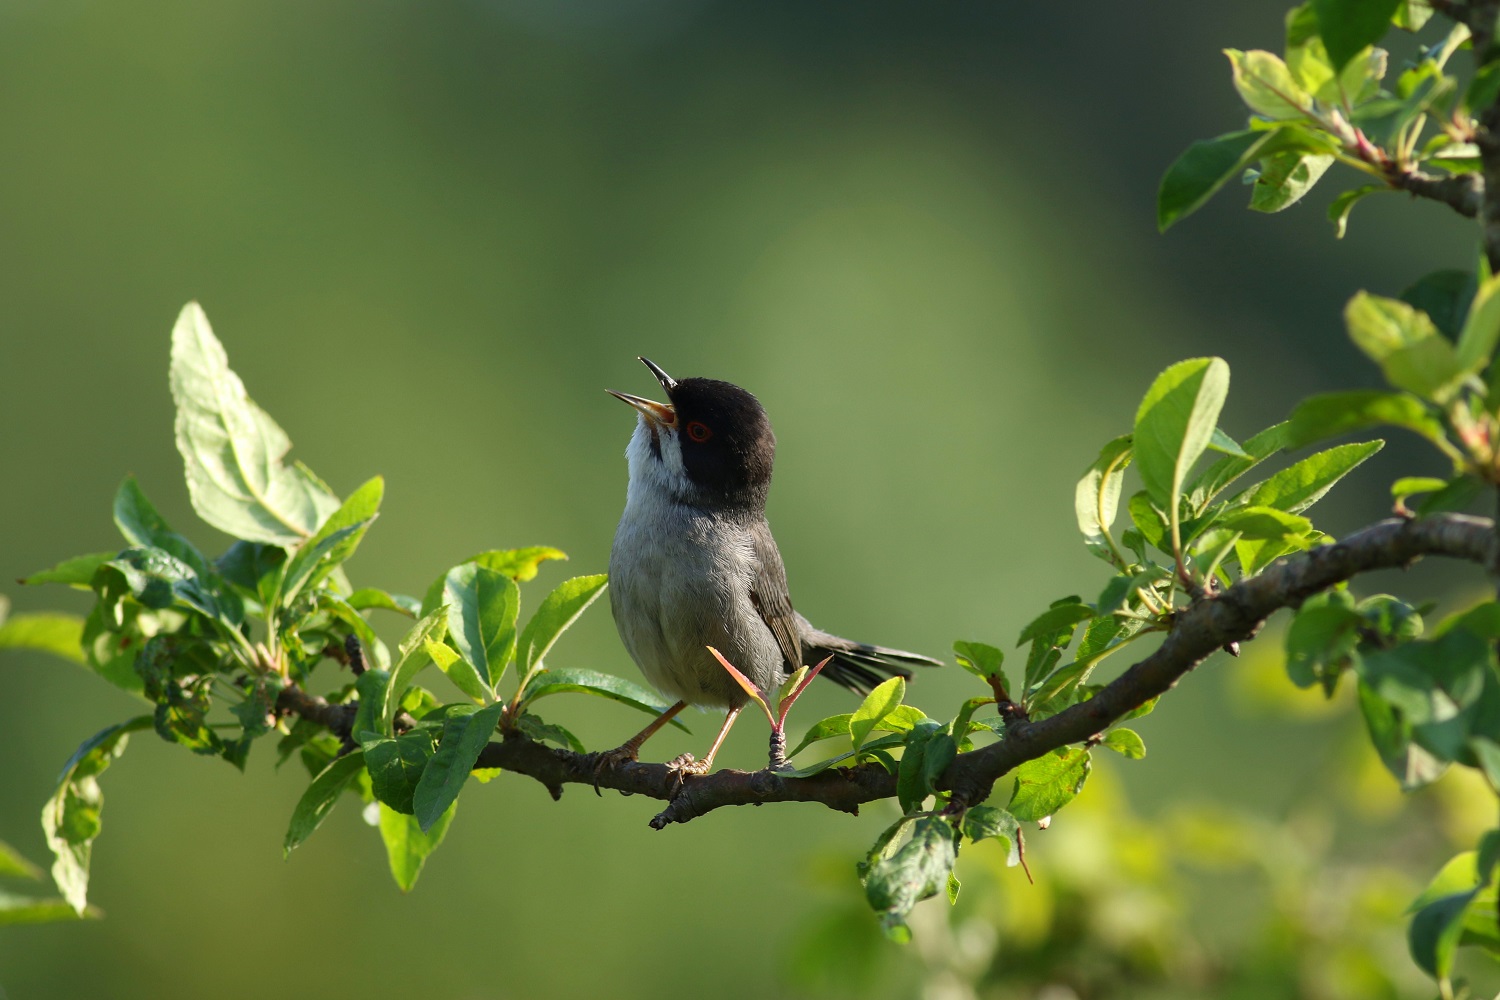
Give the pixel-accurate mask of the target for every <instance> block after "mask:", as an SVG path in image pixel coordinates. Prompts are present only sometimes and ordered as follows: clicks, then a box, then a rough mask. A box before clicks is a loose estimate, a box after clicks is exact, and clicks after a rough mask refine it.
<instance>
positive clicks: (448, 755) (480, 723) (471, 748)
mask: <svg viewBox="0 0 1500 1000" xmlns="http://www.w3.org/2000/svg"><path fill="white" fill-rule="evenodd" d="M506 579H509V578H506ZM512 586H514V584H512ZM504 710H505V706H504V705H503V704H499V703H497V704H494V705H491V706H489V707H488V708H481V709H480V710H479V711H477V712H475V713H473V714H472V715H459V716H452V717H449V718H447V719H444V720H443V741H442V743H441V744H440V745H439V746H438V750H437V753H435V754H433V755H432V759H431V760H429V761H428V762H427V769H426V770H425V771H423V772H422V780H421V781H419V782H418V783H417V788H416V793H415V795H414V796H413V798H412V805H413V807H414V808H415V811H416V817H417V821H418V822H419V823H420V824H421V828H422V832H423V833H429V834H430V833H431V832H432V829H433V826H434V824H436V823H437V821H438V820H439V819H441V818H442V817H443V814H444V813H446V812H447V811H448V807H449V806H451V805H453V803H454V801H456V800H457V799H458V793H459V792H460V791H462V790H463V787H464V782H465V781H467V780H468V778H469V772H470V771H472V770H474V762H475V761H477V760H478V759H479V754H480V752H481V751H482V750H484V748H485V746H486V745H487V744H488V743H489V741H490V736H491V735H493V734H494V732H495V726H496V724H497V723H499V721H500V713H501V712H502V711H504Z"/></svg>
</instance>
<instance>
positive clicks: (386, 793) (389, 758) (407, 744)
mask: <svg viewBox="0 0 1500 1000" xmlns="http://www.w3.org/2000/svg"><path fill="white" fill-rule="evenodd" d="M363 735H365V736H370V735H372V734H370V733H365V734H363ZM361 742H362V745H363V748H364V752H365V769H366V770H368V771H369V772H370V791H371V792H373V793H374V795H375V797H376V798H377V799H379V800H380V801H381V802H382V803H383V804H385V805H387V806H389V807H390V808H392V809H394V810H396V811H397V812H399V813H406V814H408V815H410V814H411V813H412V811H413V807H412V796H413V795H415V794H416V791H417V784H418V783H419V782H420V781H421V780H422V772H423V771H424V770H426V768H427V761H428V760H430V759H431V757H432V737H431V735H429V734H428V733H425V732H421V731H417V732H411V733H404V734H402V735H401V736H398V737H396V738H395V739H370V740H362V741H361Z"/></svg>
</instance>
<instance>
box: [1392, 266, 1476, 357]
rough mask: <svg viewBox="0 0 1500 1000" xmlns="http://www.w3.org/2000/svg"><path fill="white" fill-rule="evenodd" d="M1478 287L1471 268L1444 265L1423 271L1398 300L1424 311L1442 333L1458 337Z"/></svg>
mask: <svg viewBox="0 0 1500 1000" xmlns="http://www.w3.org/2000/svg"><path fill="white" fill-rule="evenodd" d="M1477 290H1478V286H1477V284H1476V283H1475V279H1474V272H1472V271H1458V270H1453V269H1447V270H1442V271H1433V272H1432V273H1431V274H1427V275H1423V276H1422V277H1421V278H1419V279H1417V280H1416V281H1415V282H1413V283H1412V284H1411V285H1410V286H1409V287H1408V288H1407V289H1406V290H1405V291H1404V292H1402V293H1401V301H1402V302H1405V303H1406V304H1407V305H1409V306H1411V307H1413V308H1415V309H1420V310H1422V311H1423V312H1425V313H1426V314H1427V316H1428V318H1429V319H1431V320H1432V322H1433V324H1434V325H1435V326H1436V327H1437V328H1438V330H1439V331H1440V332H1442V334H1443V335H1444V336H1447V337H1451V338H1452V339H1454V340H1457V339H1458V338H1459V336H1460V335H1461V333H1462V331H1463V328H1464V324H1465V319H1466V318H1467V317H1468V316H1469V313H1470V311H1471V309H1472V308H1473V304H1474V295H1475V293H1476V291H1477Z"/></svg>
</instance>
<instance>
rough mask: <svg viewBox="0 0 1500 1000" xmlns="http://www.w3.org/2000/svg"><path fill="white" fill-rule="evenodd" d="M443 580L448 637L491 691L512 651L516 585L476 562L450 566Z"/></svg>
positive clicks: (517, 604) (517, 598)
mask: <svg viewBox="0 0 1500 1000" xmlns="http://www.w3.org/2000/svg"><path fill="white" fill-rule="evenodd" d="M445 580H446V582H445V583H444V586H443V600H444V602H445V603H446V604H447V605H448V635H449V638H450V639H451V641H452V642H453V645H454V646H455V647H456V648H457V649H458V652H459V653H460V654H461V655H462V656H463V658H464V659H465V660H468V661H469V663H471V664H473V666H474V669H475V670H476V671H477V672H478V673H479V679H480V680H482V681H483V682H484V685H485V687H486V688H488V689H489V690H490V691H491V692H493V691H494V690H495V685H496V684H498V683H499V682H500V678H501V677H502V676H503V675H504V674H505V668H506V665H507V664H509V663H510V661H511V660H512V659H514V658H515V655H516V615H517V613H518V612H519V611H520V606H521V592H520V589H519V588H517V587H516V583H515V581H514V580H512V579H511V578H510V577H508V576H506V575H505V574H504V573H501V572H498V571H497V570H493V569H487V568H486V567H484V566H480V565H479V564H478V563H463V564H461V565H459V566H455V567H453V569H451V570H449V571H448V575H447V577H446V578H445Z"/></svg>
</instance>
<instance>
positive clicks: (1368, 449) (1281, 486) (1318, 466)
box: [1244, 441, 1385, 530]
mask: <svg viewBox="0 0 1500 1000" xmlns="http://www.w3.org/2000/svg"><path fill="white" fill-rule="evenodd" d="M1383 447H1385V442H1384V441H1366V442H1363V443H1360V444H1341V445H1339V446H1338V447H1335V448H1329V449H1328V450H1327V451H1320V452H1318V453H1317V454H1316V455H1309V456H1308V457H1307V458H1304V459H1303V460H1302V461H1300V462H1298V463H1296V464H1295V465H1292V466H1289V467H1288V468H1285V469H1282V470H1281V471H1280V472H1278V473H1276V474H1275V475H1274V476H1272V477H1271V478H1270V479H1267V480H1265V481H1264V482H1261V483H1257V484H1256V485H1255V486H1252V487H1251V488H1250V489H1249V490H1247V491H1246V493H1245V494H1244V498H1245V502H1246V503H1248V504H1250V505H1252V506H1255V507H1274V508H1276V509H1277V510H1283V511H1286V512H1287V513H1288V514H1298V513H1301V512H1302V511H1304V510H1306V509H1307V508H1309V507H1311V506H1312V505H1313V504H1315V503H1317V502H1318V501H1319V500H1321V499H1322V498H1323V495H1324V494H1326V493H1327V492H1328V491H1329V490H1331V489H1332V488H1333V487H1334V484H1336V483H1337V482H1338V481H1339V480H1340V479H1343V478H1344V477H1345V476H1347V475H1348V474H1349V473H1350V472H1352V471H1354V469H1356V468H1357V467H1358V466H1359V465H1360V463H1362V462H1364V461H1365V460H1366V459H1367V458H1369V457H1370V456H1371V455H1373V454H1375V453H1376V452H1377V451H1379V450H1380V449H1381V448H1383ZM1308 527H1309V528H1311V525H1308ZM1304 530H1306V529H1304Z"/></svg>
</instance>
